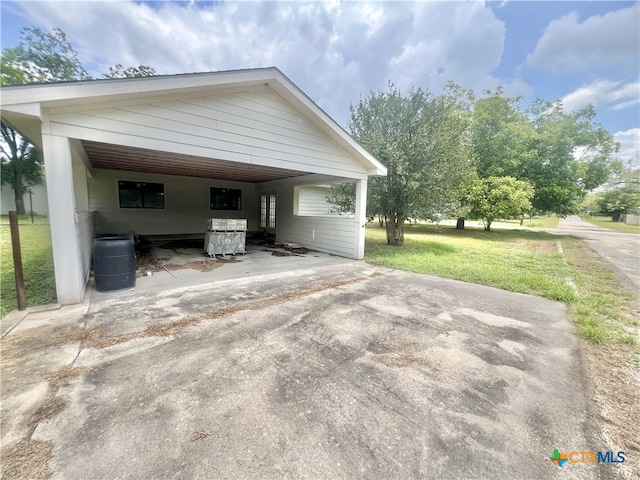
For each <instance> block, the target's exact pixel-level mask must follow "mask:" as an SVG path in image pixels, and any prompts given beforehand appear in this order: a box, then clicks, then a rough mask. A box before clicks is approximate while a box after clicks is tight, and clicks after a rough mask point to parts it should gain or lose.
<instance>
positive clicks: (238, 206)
mask: <svg viewBox="0 0 640 480" xmlns="http://www.w3.org/2000/svg"><path fill="white" fill-rule="evenodd" d="M209 197H210V208H211V210H242V190H240V189H239V188H216V187H211V188H210V195H209Z"/></svg>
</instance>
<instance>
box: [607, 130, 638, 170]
mask: <svg viewBox="0 0 640 480" xmlns="http://www.w3.org/2000/svg"><path fill="white" fill-rule="evenodd" d="M613 139H614V140H615V141H616V142H618V143H619V144H620V150H619V151H618V153H617V154H616V157H617V158H619V159H620V160H622V161H623V162H625V163H626V164H627V165H629V166H632V167H634V168H637V167H640V128H631V129H629V130H624V131H620V132H616V133H614V134H613Z"/></svg>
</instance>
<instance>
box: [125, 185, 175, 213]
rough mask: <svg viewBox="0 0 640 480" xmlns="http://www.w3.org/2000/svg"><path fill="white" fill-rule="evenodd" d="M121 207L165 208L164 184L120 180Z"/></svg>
mask: <svg viewBox="0 0 640 480" xmlns="http://www.w3.org/2000/svg"><path fill="white" fill-rule="evenodd" d="M118 195H119V197H120V208H160V209H163V208H164V185H163V184H162V183H148V182H126V181H119V182H118Z"/></svg>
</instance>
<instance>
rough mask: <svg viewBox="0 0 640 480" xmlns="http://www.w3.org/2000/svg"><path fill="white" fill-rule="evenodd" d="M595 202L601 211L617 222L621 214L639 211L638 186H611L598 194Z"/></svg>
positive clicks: (639, 195)
mask: <svg viewBox="0 0 640 480" xmlns="http://www.w3.org/2000/svg"><path fill="white" fill-rule="evenodd" d="M597 204H598V207H599V210H600V212H601V213H604V214H605V215H609V216H611V220H613V221H614V222H618V221H620V217H621V216H622V214H624V213H638V212H639V211H640V188H638V186H637V185H627V186H624V187H619V188H612V189H611V190H607V191H605V192H602V193H601V194H600V195H599V198H598V202H597Z"/></svg>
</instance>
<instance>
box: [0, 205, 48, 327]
mask: <svg viewBox="0 0 640 480" xmlns="http://www.w3.org/2000/svg"><path fill="white" fill-rule="evenodd" d="M20 243H21V250H22V266H23V269H24V280H25V290H26V296H27V305H28V306H30V307H33V306H35V305H43V304H46V303H50V302H53V301H55V298H56V289H55V280H54V277H53V255H52V252H51V235H50V233H49V225H48V224H46V223H45V222H44V221H42V220H41V221H40V222H39V223H38V224H34V225H32V224H31V218H30V217H25V218H21V221H20ZM0 260H1V262H2V263H1V264H0V274H1V277H0V317H4V316H5V315H6V314H7V313H8V312H9V311H11V310H13V309H15V308H17V306H18V303H17V299H16V281H15V275H14V272H13V254H12V251H11V232H10V230H9V222H8V220H7V218H6V217H3V218H2V219H1V220H0Z"/></svg>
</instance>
